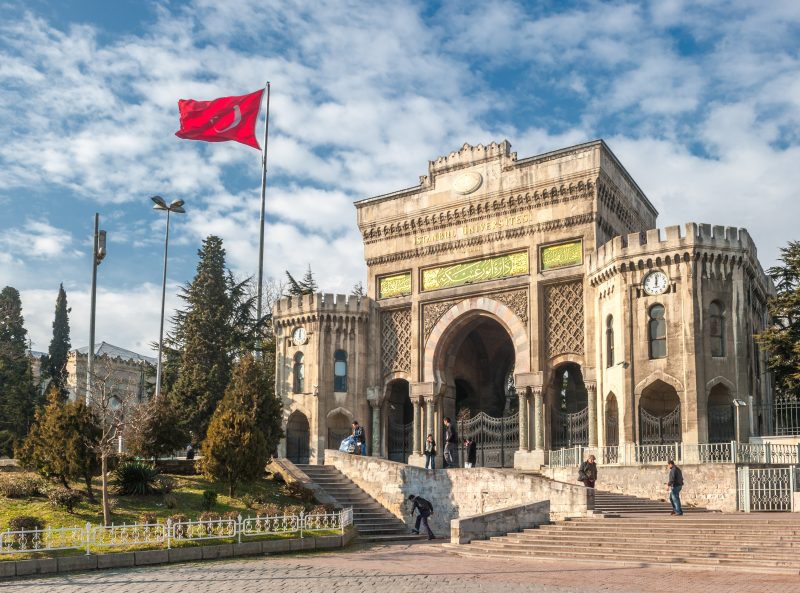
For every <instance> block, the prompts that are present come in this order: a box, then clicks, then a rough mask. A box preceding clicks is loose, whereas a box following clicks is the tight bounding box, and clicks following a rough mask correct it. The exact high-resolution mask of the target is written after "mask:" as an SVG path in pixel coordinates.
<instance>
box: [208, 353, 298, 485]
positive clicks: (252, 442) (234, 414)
mask: <svg viewBox="0 0 800 593" xmlns="http://www.w3.org/2000/svg"><path fill="white" fill-rule="evenodd" d="M267 364H268V362H267V361H265V362H258V361H256V360H255V359H254V358H253V356H252V355H251V354H250V353H247V354H244V355H243V356H242V358H241V360H240V361H239V363H238V364H237V365H236V368H235V370H234V373H233V377H232V379H231V383H230V385H229V386H228V389H227V390H226V391H225V397H224V398H223V399H222V401H221V402H220V405H219V407H218V408H217V410H216V411H215V412H214V416H213V418H212V419H211V424H210V425H209V428H208V436H207V438H206V440H205V441H204V442H203V448H202V451H203V472H204V473H205V474H206V476H208V477H209V478H211V479H215V480H221V481H224V482H225V483H226V484H228V492H229V494H230V496H233V495H234V494H235V492H236V488H237V487H238V486H239V484H241V483H242V482H251V481H253V480H256V479H258V478H259V477H261V476H262V475H263V474H264V468H265V466H266V464H267V461H268V460H269V457H270V453H271V452H272V450H274V448H275V447H276V446H277V444H278V441H279V440H280V438H281V436H282V433H281V428H280V413H281V409H280V402H279V401H278V399H277V398H276V397H275V389H274V380H275V379H274V375H273V372H271V371H272V369H273V368H274V367H269V366H267Z"/></svg>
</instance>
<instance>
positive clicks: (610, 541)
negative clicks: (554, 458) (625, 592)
mask: <svg viewBox="0 0 800 593" xmlns="http://www.w3.org/2000/svg"><path fill="white" fill-rule="evenodd" d="M488 541H492V542H497V543H513V544H515V545H528V544H540V543H558V544H571V545H575V546H582V545H587V542H591V544H590V545H591V546H613V547H615V546H619V545H622V544H624V545H625V547H627V548H628V549H637V550H638V549H642V548H644V547H650V548H652V547H653V546H654V545H655V542H653V539H652V538H646V537H638V538H634V537H623V538H618V537H613V536H610V535H609V536H605V537H592V538H590V539H589V538H586V537H585V536H574V537H562V536H556V537H547V536H541V537H536V536H534V535H533V534H515V535H508V536H501V537H492V538H490V539H489V540H488ZM669 541H673V540H669ZM691 546H692V547H693V548H697V549H698V550H705V549H710V550H730V551H734V552H736V551H741V550H744V549H747V551H749V550H750V549H753V548H757V549H759V550H767V551H778V552H781V551H783V550H796V549H800V542H797V541H792V540H781V541H780V542H775V541H764V540H740V539H733V538H731V539H728V540H718V539H715V540H713V541H696V542H693V543H691ZM684 547H685V546H684ZM793 555H795V556H796V554H795V553H794V552H793Z"/></svg>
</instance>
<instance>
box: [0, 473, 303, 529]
mask: <svg viewBox="0 0 800 593" xmlns="http://www.w3.org/2000/svg"><path fill="white" fill-rule="evenodd" d="M2 477H3V474H0V479H2ZM170 477H171V478H173V479H174V480H175V481H176V482H177V487H176V488H175V490H174V491H173V493H172V494H173V495H174V498H175V500H176V505H175V507H174V508H171V509H170V508H167V507H166V506H165V504H164V496H162V495H159V494H156V495H150V496H117V495H116V494H113V487H110V492H112V497H113V499H114V500H115V501H116V506H115V507H114V508H113V510H112V520H113V522H114V523H116V524H121V523H137V522H139V517H140V516H141V515H142V513H145V512H147V513H155V515H156V516H157V517H158V518H159V519H161V520H166V518H167V517H169V516H170V515H174V514H178V513H181V514H184V515H186V516H187V517H189V519H195V518H196V517H197V515H199V514H200V513H201V512H203V491H204V490H213V491H214V492H216V493H217V503H216V504H215V505H214V507H213V508H212V509H211V510H212V511H214V512H216V513H226V512H229V511H235V512H238V513H241V515H242V516H243V517H244V516H247V515H248V514H249V515H251V516H255V514H256V512H255V510H250V509H248V508H247V507H246V506H245V504H244V503H243V502H242V500H241V498H240V497H241V496H243V495H246V494H248V495H251V496H254V497H258V498H260V499H261V500H263V501H264V502H265V503H266V502H270V503H275V504H278V505H280V506H288V505H297V504H302V502H300V501H299V500H298V499H296V498H292V497H290V496H287V495H286V494H284V493H283V492H282V491H281V487H282V486H283V483H282V482H279V481H278V480H274V479H272V478H265V479H262V480H259V481H258V482H254V483H252V484H246V485H242V486H240V487H239V489H238V491H237V493H236V497H234V498H231V497H229V496H228V495H227V492H228V491H227V486H225V485H224V484H218V483H213V482H210V481H209V480H207V479H205V478H203V477H201V476H170ZM72 487H73V488H74V489H75V490H78V491H80V492H82V493H84V497H83V500H82V501H81V502H80V503H79V504H78V505H77V507H76V508H75V511H74V513H71V514H70V513H68V512H66V511H65V510H63V509H57V508H53V507H52V506H51V505H50V503H49V502H48V500H47V498H46V497H34V498H29V499H12V498H5V497H0V529H7V528H8V522H9V520H10V519H11V518H12V517H16V516H19V515H32V516H34V517H37V518H39V519H42V520H43V521H44V522H45V525H46V526H47V527H75V526H83V525H85V524H86V523H87V522H89V523H92V524H93V525H101V524H102V517H103V513H102V509H101V505H100V484H99V479H95V484H94V488H95V499H96V500H95V502H94V503H90V502H89V501H88V500H87V499H86V497H85V487H84V486H83V485H82V484H79V483H75V484H72ZM306 506H308V505H306Z"/></svg>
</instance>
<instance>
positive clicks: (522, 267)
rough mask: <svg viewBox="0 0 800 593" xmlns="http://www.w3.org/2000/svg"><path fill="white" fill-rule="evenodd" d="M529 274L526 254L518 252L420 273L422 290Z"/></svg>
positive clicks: (525, 252)
mask: <svg viewBox="0 0 800 593" xmlns="http://www.w3.org/2000/svg"><path fill="white" fill-rule="evenodd" d="M528 272H529V268H528V252H527V251H518V252H516V253H509V254H507V255H500V256H498V257H490V258H487V259H479V260H473V261H468V262H462V263H460V264H453V265H450V266H441V267H438V268H429V269H427V270H423V271H422V290H436V289H437V288H447V287H450V286H462V285H464V284H472V283H473V282H485V281H486V280H497V279H498V278H507V277H509V276H522V275H523V274H527V273H528Z"/></svg>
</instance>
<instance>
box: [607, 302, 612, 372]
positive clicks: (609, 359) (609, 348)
mask: <svg viewBox="0 0 800 593" xmlns="http://www.w3.org/2000/svg"><path fill="white" fill-rule="evenodd" d="M613 366H614V317H613V316H611V315H609V316H608V317H607V318H606V367H607V368H611V367H613Z"/></svg>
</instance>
